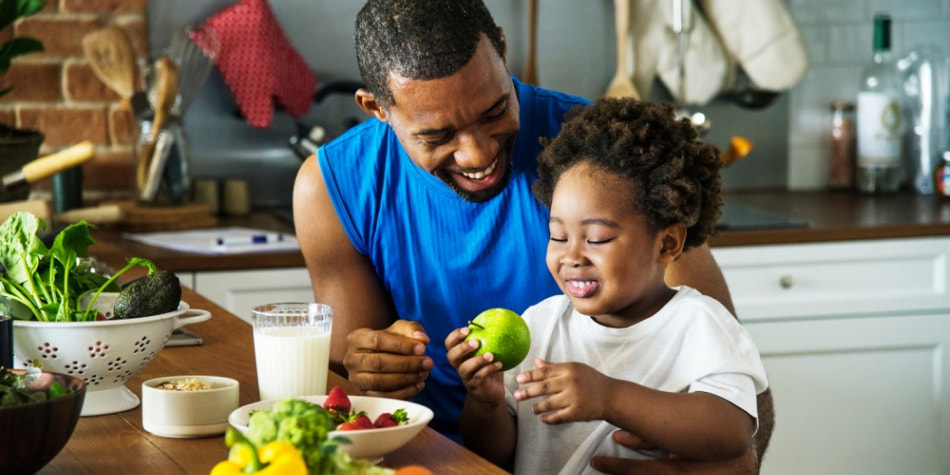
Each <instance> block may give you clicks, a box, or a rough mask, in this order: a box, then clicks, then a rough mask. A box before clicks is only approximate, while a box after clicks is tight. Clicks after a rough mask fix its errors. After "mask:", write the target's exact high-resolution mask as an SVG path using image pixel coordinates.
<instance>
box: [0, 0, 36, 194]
mask: <svg viewBox="0 0 950 475" xmlns="http://www.w3.org/2000/svg"><path fill="white" fill-rule="evenodd" d="M45 7H46V2H45V1H44V0H2V1H0V32H2V31H4V30H6V29H7V28H12V27H13V24H14V23H15V22H16V21H17V20H19V19H21V18H25V17H28V16H30V15H34V14H36V13H38V12H40V11H41V10H43V8H45ZM37 51H43V44H42V43H41V42H40V41H39V40H37V39H35V38H30V37H25V36H14V35H10V39H8V40H7V41H6V42H4V43H3V44H2V45H0V75H4V74H6V73H7V71H8V70H9V69H10V63H11V62H12V60H13V58H16V57H17V56H21V55H24V54H28V53H34V52H37ZM12 89H13V86H8V87H6V88H3V89H0V97H2V96H4V95H6V94H8V93H9V92H10V91H11V90H12ZM42 143H43V134H42V133H40V132H39V131H36V130H29V129H18V128H16V127H15V126H11V125H9V124H0V176H4V175H6V174H8V173H11V172H14V171H17V170H19V169H20V168H21V167H22V166H23V165H24V164H26V163H27V162H29V161H31V160H33V159H35V158H36V157H37V155H38V154H39V150H40V145H41V144H42ZM27 195H29V189H28V188H25V187H23V188H19V189H14V190H2V189H0V202H5V201H13V200H19V199H25V198H26V197H27Z"/></svg>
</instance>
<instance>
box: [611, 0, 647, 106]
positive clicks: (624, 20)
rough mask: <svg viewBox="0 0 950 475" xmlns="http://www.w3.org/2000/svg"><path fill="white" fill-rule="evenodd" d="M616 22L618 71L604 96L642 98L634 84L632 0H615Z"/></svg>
mask: <svg viewBox="0 0 950 475" xmlns="http://www.w3.org/2000/svg"><path fill="white" fill-rule="evenodd" d="M614 22H615V23H616V30H617V72H616V73H615V74H614V78H613V79H612V80H611V81H610V84H609V85H607V91H606V92H604V96H607V97H633V98H634V99H638V100H639V99H640V93H638V92H637V88H636V86H634V85H633V79H632V78H631V76H632V75H633V71H632V68H633V64H631V63H632V61H633V58H632V57H631V56H632V54H631V53H632V50H631V49H630V0H614Z"/></svg>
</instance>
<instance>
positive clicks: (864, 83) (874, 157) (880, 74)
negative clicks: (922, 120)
mask: <svg viewBox="0 0 950 475" xmlns="http://www.w3.org/2000/svg"><path fill="white" fill-rule="evenodd" d="M873 50H874V54H873V57H872V62H871V64H869V65H868V66H867V67H866V68H865V70H864V72H863V74H862V75H861V88H860V90H859V92H858V101H857V137H858V138H857V149H858V159H857V170H856V176H855V182H856V183H855V185H856V187H857V189H858V190H860V191H863V192H866V193H879V192H893V191H897V189H898V188H900V185H901V183H902V182H903V180H904V167H903V159H902V154H901V145H902V142H903V140H902V134H903V129H904V123H903V104H902V102H901V100H902V99H901V80H900V73H899V72H898V69H897V65H896V64H895V61H894V59H893V57H892V55H891V19H890V16H889V15H887V14H886V13H879V14H877V15H875V16H874V44H873Z"/></svg>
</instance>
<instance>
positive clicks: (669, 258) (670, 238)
mask: <svg viewBox="0 0 950 475" xmlns="http://www.w3.org/2000/svg"><path fill="white" fill-rule="evenodd" d="M658 240H659V243H660V253H659V256H657V259H658V260H659V261H660V262H661V263H663V264H671V263H672V262H673V261H675V260H676V259H677V258H678V257H679V256H680V254H682V253H683V246H684V245H685V244H686V226H683V225H682V224H674V225H671V226H667V227H666V228H664V229H663V230H661V231H660V234H659V237H658Z"/></svg>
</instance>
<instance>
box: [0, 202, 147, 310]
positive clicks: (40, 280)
mask: <svg viewBox="0 0 950 475" xmlns="http://www.w3.org/2000/svg"><path fill="white" fill-rule="evenodd" d="M90 228H93V226H92V225H90V224H89V223H87V222H86V221H85V220H82V221H79V222H78V223H75V224H71V225H69V226H67V227H66V228H64V229H63V230H62V231H60V232H59V234H57V235H56V238H55V240H54V241H53V245H52V246H50V247H49V248H47V247H46V245H45V244H44V243H43V240H42V239H40V238H39V237H38V236H37V232H38V231H43V230H45V229H46V222H44V221H43V220H42V219H39V218H37V217H36V216H34V215H33V214H31V213H27V212H19V213H15V214H13V215H12V216H10V217H9V218H7V220H6V221H4V222H3V224H0V266H2V267H3V269H2V272H0V296H2V297H3V298H4V300H5V301H6V302H4V303H5V307H6V308H4V310H5V311H6V312H7V313H8V314H9V315H12V316H13V317H14V318H17V319H20V320H37V321H42V322H70V321H92V320H95V319H96V317H97V316H98V312H97V311H96V308H95V306H94V304H95V300H96V298H98V297H99V294H101V293H102V292H117V291H119V290H120V287H119V285H118V283H117V282H116V279H117V278H118V277H119V276H120V275H122V274H123V273H125V272H126V271H128V270H130V269H132V268H134V267H136V266H145V267H148V269H149V273H154V272H155V264H153V263H152V262H151V261H149V260H148V259H141V258H131V259H129V260H128V264H127V265H126V266H125V267H124V268H122V269H121V270H120V271H118V272H116V273H115V274H114V275H112V276H111V277H108V278H107V277H105V276H103V275H100V274H96V273H94V272H92V271H91V270H90V269H89V266H88V265H81V264H79V263H78V262H79V259H78V258H80V257H87V256H88V255H89V254H88V250H89V246H91V245H92V244H95V242H96V241H95V240H93V239H92V236H91V235H90V234H89V229H90ZM88 292H92V293H93V298H92V299H91V301H90V302H89V305H87V306H86V308H80V305H79V299H80V297H82V296H83V295H84V294H86V293H88Z"/></svg>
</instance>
